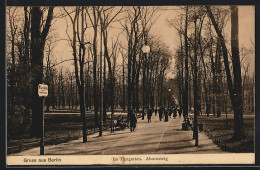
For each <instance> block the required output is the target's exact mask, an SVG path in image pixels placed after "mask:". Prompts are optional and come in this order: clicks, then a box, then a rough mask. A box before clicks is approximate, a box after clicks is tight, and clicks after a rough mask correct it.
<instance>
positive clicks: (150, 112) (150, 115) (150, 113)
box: [147, 108, 153, 123]
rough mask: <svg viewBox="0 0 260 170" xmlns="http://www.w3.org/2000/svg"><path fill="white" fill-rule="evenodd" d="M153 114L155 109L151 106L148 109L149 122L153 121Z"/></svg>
mask: <svg viewBox="0 0 260 170" xmlns="http://www.w3.org/2000/svg"><path fill="white" fill-rule="evenodd" d="M152 114H153V110H152V109H151V108H150V109H148V114H147V118H148V123H149V122H152V121H151V118H152Z"/></svg>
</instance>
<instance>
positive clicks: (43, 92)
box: [38, 84, 48, 97]
mask: <svg viewBox="0 0 260 170" xmlns="http://www.w3.org/2000/svg"><path fill="white" fill-rule="evenodd" d="M38 95H39V97H47V96H48V85H46V84H39V85H38Z"/></svg>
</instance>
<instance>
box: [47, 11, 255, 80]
mask: <svg viewBox="0 0 260 170" xmlns="http://www.w3.org/2000/svg"><path fill="white" fill-rule="evenodd" d="M118 8H120V7H118ZM161 8H164V9H165V10H160V12H159V13H157V16H159V17H158V18H157V20H156V22H155V23H154V25H153V26H152V29H151V31H150V33H151V34H152V35H156V36H158V37H160V40H161V41H162V42H163V43H165V44H166V45H167V46H169V47H170V49H171V51H172V53H173V55H174V52H175V50H176V49H177V48H178V45H179V36H178V33H177V31H176V30H175V29H174V28H172V27H170V26H169V25H168V24H167V23H166V18H167V19H174V18H175V17H176V16H177V15H178V12H179V10H176V9H178V7H176V6H167V7H161ZM166 9H167V10H166ZM238 9H239V46H240V47H241V46H244V47H247V48H254V42H255V8H254V6H239V7H238ZM61 10H62V8H61V7H55V10H54V13H55V14H58V13H60V11H61ZM66 25H67V24H66V21H65V19H62V18H59V19H56V20H54V22H53V24H52V29H53V31H52V33H51V34H55V36H57V39H61V40H60V41H57V43H56V46H55V49H54V53H53V54H54V57H55V59H56V61H57V62H61V61H63V60H68V59H72V58H73V56H72V49H71V47H70V46H69V44H68V41H66V40H65V39H67V35H66ZM113 27H114V28H111V30H109V35H110V37H109V38H108V40H110V42H111V40H112V39H115V38H116V36H117V35H118V34H119V33H120V32H121V31H122V29H121V26H120V25H119V24H114V25H113ZM225 33H230V22H229V23H228V24H227V26H226V28H225ZM91 35H92V29H91V28H89V29H88V30H87V36H86V37H87V38H92V37H91ZM124 38H125V37H124V36H123V34H121V35H120V39H122V41H123V39H124ZM124 42H126V41H124ZM118 60H119V61H118V62H119V63H121V61H120V60H121V57H119V58H118ZM252 61H253V62H252V63H251V65H252V67H250V69H251V72H253V70H254V58H253V59H252ZM60 66H62V67H63V68H68V69H69V70H73V62H64V63H63V64H60V65H59V66H58V67H60ZM173 67H174V57H173V60H172V62H171V69H172V68H173ZM174 76H175V75H172V73H169V75H168V77H174Z"/></svg>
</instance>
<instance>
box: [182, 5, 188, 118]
mask: <svg viewBox="0 0 260 170" xmlns="http://www.w3.org/2000/svg"><path fill="white" fill-rule="evenodd" d="M187 30H188V6H186V18H185V33H184V40H185V88H184V89H185V92H184V96H183V116H188V99H189V97H188V95H189V93H188V92H189V90H188V88H189V87H188V86H189V85H188V80H189V68H188V35H187V34H188V33H187Z"/></svg>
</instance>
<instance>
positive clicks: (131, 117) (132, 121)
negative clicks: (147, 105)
mask: <svg viewBox="0 0 260 170" xmlns="http://www.w3.org/2000/svg"><path fill="white" fill-rule="evenodd" d="M129 120H130V131H131V132H133V131H135V127H136V123H137V118H136V115H135V114H134V113H133V110H130V115H129Z"/></svg>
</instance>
